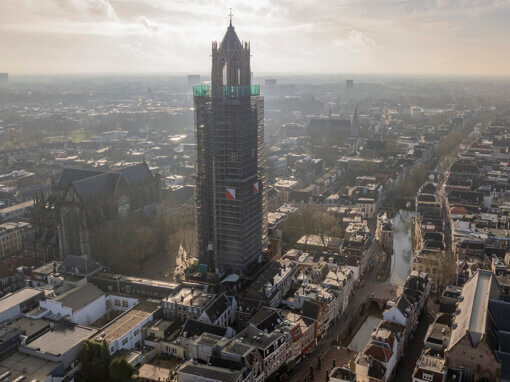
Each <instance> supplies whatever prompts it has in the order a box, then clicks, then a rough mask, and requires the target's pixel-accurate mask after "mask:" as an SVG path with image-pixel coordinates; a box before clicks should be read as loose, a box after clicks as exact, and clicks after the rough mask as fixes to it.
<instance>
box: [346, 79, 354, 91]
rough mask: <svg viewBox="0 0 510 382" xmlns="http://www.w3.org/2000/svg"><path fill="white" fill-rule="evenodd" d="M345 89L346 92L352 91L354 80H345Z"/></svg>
mask: <svg viewBox="0 0 510 382" xmlns="http://www.w3.org/2000/svg"><path fill="white" fill-rule="evenodd" d="M345 89H346V90H352V89H354V80H346V81H345Z"/></svg>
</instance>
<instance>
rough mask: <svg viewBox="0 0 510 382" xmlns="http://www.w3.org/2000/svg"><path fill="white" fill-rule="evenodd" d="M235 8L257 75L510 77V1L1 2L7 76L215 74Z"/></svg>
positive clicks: (1, 35)
mask: <svg viewBox="0 0 510 382" xmlns="http://www.w3.org/2000/svg"><path fill="white" fill-rule="evenodd" d="M229 8H232V10H233V13H234V25H235V26H242V30H243V33H242V38H243V39H244V40H245V41H252V44H253V45H252V46H253V48H254V49H255V50H256V51H255V53H254V60H253V69H254V71H255V72H258V73H384V74H455V75H472V74H477V75H508V74H510V65H509V64H508V63H509V62H510V50H509V49H508V41H510V23H509V22H508V20H509V19H510V3H509V2H508V1H505V0H485V1H484V0H451V1H448V0H434V1H432V0H410V1H402V0H356V1H352V0H341V1H337V0H324V1H311V0H300V1H290V0H257V1H250V2H248V1H240V0H232V1H223V0H222V1H218V0H194V1H183V0H174V1H167V0H23V1H19V0H3V1H2V3H1V5H0V44H1V46H2V47H3V49H4V52H9V54H4V55H3V57H2V59H1V65H2V70H4V71H8V72H10V73H12V75H17V74H48V73H50V74H76V73H81V74H84V73H123V74H124V73H136V74H147V73H183V72H188V71H195V72H200V73H205V72H207V71H208V68H207V63H208V56H209V53H210V42H211V40H213V39H217V38H219V37H217V36H220V35H221V33H222V31H223V29H224V28H225V26H226V25H227V22H228V17H227V14H228V13H229Z"/></svg>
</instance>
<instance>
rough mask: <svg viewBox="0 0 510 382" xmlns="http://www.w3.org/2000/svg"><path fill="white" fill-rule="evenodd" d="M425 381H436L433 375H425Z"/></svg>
mask: <svg viewBox="0 0 510 382" xmlns="http://www.w3.org/2000/svg"><path fill="white" fill-rule="evenodd" d="M423 379H424V380H425V381H432V380H433V379H434V376H433V375H432V374H428V373H423Z"/></svg>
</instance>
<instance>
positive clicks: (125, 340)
mask: <svg viewBox="0 0 510 382" xmlns="http://www.w3.org/2000/svg"><path fill="white" fill-rule="evenodd" d="M128 341H129V338H127V337H126V338H124V339H123V340H122V346H124V345H125V344H127V342H128Z"/></svg>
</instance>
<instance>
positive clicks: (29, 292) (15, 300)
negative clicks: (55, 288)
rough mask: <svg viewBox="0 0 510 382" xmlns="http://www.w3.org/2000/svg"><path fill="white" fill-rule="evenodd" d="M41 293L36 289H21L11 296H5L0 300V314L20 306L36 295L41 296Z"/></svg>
mask: <svg viewBox="0 0 510 382" xmlns="http://www.w3.org/2000/svg"><path fill="white" fill-rule="evenodd" d="M42 294H43V292H42V291H40V290H38V289H33V288H23V289H21V290H19V291H17V292H14V293H13V294H10V295H7V296H5V297H4V298H2V299H0V312H4V311H6V310H8V309H11V308H12V307H14V306H16V305H18V304H21V303H23V302H25V301H27V300H30V299H31V298H34V297H36V296H38V295H42Z"/></svg>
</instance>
